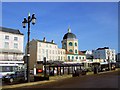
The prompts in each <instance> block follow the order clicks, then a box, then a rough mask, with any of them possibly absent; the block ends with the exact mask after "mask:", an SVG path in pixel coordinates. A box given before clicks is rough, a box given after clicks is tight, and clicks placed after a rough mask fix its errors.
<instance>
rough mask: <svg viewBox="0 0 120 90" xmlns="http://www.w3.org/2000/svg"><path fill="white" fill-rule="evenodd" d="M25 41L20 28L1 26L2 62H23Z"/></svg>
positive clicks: (0, 53)
mask: <svg viewBox="0 0 120 90" xmlns="http://www.w3.org/2000/svg"><path fill="white" fill-rule="evenodd" d="M23 42H24V35H23V34H22V33H21V32H20V31H19V30H16V29H11V28H5V27H0V64H1V65H2V64H7V65H9V64H15V65H18V64H23V63H24V62H23V61H22V60H23ZM17 62H18V63H17ZM19 68H22V66H20V67H19Z"/></svg>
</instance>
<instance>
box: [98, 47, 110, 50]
mask: <svg viewBox="0 0 120 90" xmlns="http://www.w3.org/2000/svg"><path fill="white" fill-rule="evenodd" d="M105 49H109V47H104V48H98V49H97V50H105Z"/></svg>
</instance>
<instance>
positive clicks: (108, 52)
mask: <svg viewBox="0 0 120 90" xmlns="http://www.w3.org/2000/svg"><path fill="white" fill-rule="evenodd" d="M107 55H108V64H109V70H111V65H110V51H109V50H108V51H107Z"/></svg>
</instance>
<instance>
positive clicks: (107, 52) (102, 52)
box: [92, 47, 116, 62]
mask: <svg viewBox="0 0 120 90" xmlns="http://www.w3.org/2000/svg"><path fill="white" fill-rule="evenodd" d="M92 52H93V58H94V59H105V60H108V59H109V60H110V61H111V62H116V58H115V50H114V49H109V47H104V48H98V49H97V50H93V51H92Z"/></svg>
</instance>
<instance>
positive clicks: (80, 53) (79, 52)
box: [66, 51, 85, 55]
mask: <svg viewBox="0 0 120 90" xmlns="http://www.w3.org/2000/svg"><path fill="white" fill-rule="evenodd" d="M66 54H74V53H73V52H68V51H66ZM78 55H85V54H84V53H82V52H81V51H78Z"/></svg>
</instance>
